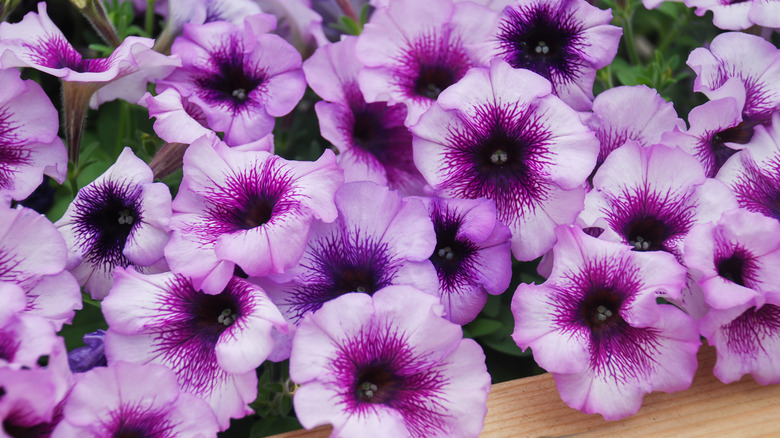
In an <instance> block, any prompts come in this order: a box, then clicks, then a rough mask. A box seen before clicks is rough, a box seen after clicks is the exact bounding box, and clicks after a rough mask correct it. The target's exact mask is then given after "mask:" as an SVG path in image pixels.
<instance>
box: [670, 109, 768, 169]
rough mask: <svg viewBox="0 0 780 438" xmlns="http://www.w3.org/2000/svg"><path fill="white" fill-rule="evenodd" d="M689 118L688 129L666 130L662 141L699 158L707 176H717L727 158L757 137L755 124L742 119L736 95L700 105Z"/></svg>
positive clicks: (692, 111)
mask: <svg viewBox="0 0 780 438" xmlns="http://www.w3.org/2000/svg"><path fill="white" fill-rule="evenodd" d="M688 121H689V122H690V124H691V127H690V128H689V129H688V130H687V131H684V132H683V131H682V130H681V129H680V128H675V129H674V131H670V132H665V133H664V134H663V136H662V141H663V143H664V144H668V145H672V146H679V147H680V148H681V149H682V150H684V151H685V152H687V153H689V154H691V155H693V156H695V157H696V158H698V159H699V162H701V164H702V166H704V171H705V174H706V175H707V178H713V177H715V175H717V174H718V171H719V170H720V168H721V167H723V164H724V163H725V162H726V160H728V159H729V158H730V157H731V156H732V155H734V154H736V153H737V152H738V151H739V150H741V149H743V148H744V147H745V146H744V145H745V143H748V142H749V141H750V139H751V138H753V128H754V126H753V124H751V123H749V122H747V123H746V122H743V121H742V106H741V105H740V104H739V103H738V102H737V100H736V99H734V98H732V97H724V98H723V99H718V100H711V101H709V102H707V103H705V104H703V105H700V106H697V107H696V108H694V109H692V110H691V112H690V113H689V114H688Z"/></svg>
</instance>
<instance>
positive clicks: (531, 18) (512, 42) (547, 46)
mask: <svg viewBox="0 0 780 438" xmlns="http://www.w3.org/2000/svg"><path fill="white" fill-rule="evenodd" d="M580 33H581V24H580V22H579V20H577V19H576V18H575V17H574V15H573V14H572V13H569V12H567V11H564V10H560V9H557V7H556V6H554V5H552V4H545V3H544V2H537V3H534V4H532V5H527V6H515V7H507V8H506V9H505V10H504V18H503V20H502V21H501V24H500V25H499V34H498V43H499V46H500V48H501V49H502V50H503V55H504V59H505V60H506V61H507V62H508V63H509V64H510V65H511V66H512V67H514V68H525V69H528V70H531V71H533V72H535V73H537V74H539V75H541V76H543V77H545V78H547V79H548V80H549V81H551V82H556V83H561V82H568V81H571V80H573V79H574V78H575V77H577V76H578V75H579V73H580V69H581V68H582V66H583V61H582V59H581V57H580V49H579V44H580V39H581V37H580Z"/></svg>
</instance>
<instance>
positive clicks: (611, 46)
mask: <svg viewBox="0 0 780 438" xmlns="http://www.w3.org/2000/svg"><path fill="white" fill-rule="evenodd" d="M504 3H507V2H504ZM610 21H612V12H611V11H602V10H601V9H599V8H596V7H595V6H591V5H590V4H589V3H588V2H586V1H585V0H553V1H551V0H518V1H515V2H512V3H510V4H509V5H508V6H507V7H506V8H505V9H504V10H503V13H502V15H501V22H500V24H499V30H498V34H497V45H498V51H499V52H500V56H501V57H502V58H503V59H504V60H505V61H507V62H508V63H509V64H511V65H512V67H514V68H525V69H528V70H531V71H533V72H535V73H537V74H539V75H541V76H543V77H544V78H545V79H547V80H549V81H550V82H552V84H553V92H554V93H555V94H556V95H558V97H560V98H561V99H562V100H563V101H564V102H566V103H567V104H569V105H571V106H572V108H574V109H576V110H579V111H584V110H587V109H589V108H590V104H591V100H593V82H594V80H595V78H596V70H598V69H600V68H602V67H604V66H607V65H609V63H610V62H612V59H613V58H614V57H615V54H616V53H617V46H618V42H619V41H620V36H621V35H622V29H621V28H619V27H616V26H612V25H610V24H609V22H610Z"/></svg>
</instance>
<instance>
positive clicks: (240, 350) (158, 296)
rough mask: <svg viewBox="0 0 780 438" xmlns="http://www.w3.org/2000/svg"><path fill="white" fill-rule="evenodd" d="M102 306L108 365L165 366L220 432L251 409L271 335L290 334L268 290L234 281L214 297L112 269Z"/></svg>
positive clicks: (171, 279) (170, 278)
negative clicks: (204, 406)
mask: <svg viewBox="0 0 780 438" xmlns="http://www.w3.org/2000/svg"><path fill="white" fill-rule="evenodd" d="M102 309H103V314H104V315H105V317H106V322H108V325H109V330H108V332H107V333H106V338H105V351H106V357H107V358H108V364H109V366H112V364H116V362H117V361H128V362H137V363H150V362H151V363H157V364H161V365H165V366H167V367H170V368H171V369H173V371H174V372H175V373H176V377H177V379H178V381H179V384H180V385H181V386H182V389H183V390H184V391H186V392H189V393H191V394H194V395H197V396H199V397H201V398H203V399H205V400H206V401H207V402H208V403H209V405H211V407H212V408H213V409H214V412H215V413H216V414H217V418H218V421H219V425H220V429H227V427H228V425H229V424H230V418H241V417H243V416H244V415H247V414H249V413H251V412H252V410H251V409H249V406H248V404H249V403H250V402H252V401H253V400H254V399H255V397H256V396H257V375H256V374H255V369H256V368H257V367H258V366H260V364H261V363H262V362H263V361H264V360H265V359H266V357H267V356H268V354H269V353H270V351H271V348H272V346H273V341H272V338H271V331H272V330H281V331H283V332H286V331H287V325H286V322H285V321H284V318H283V317H282V315H281V313H279V310H278V309H277V308H276V307H275V306H274V305H273V303H271V301H270V300H269V299H268V297H267V296H266V294H265V292H264V291H263V290H262V289H260V287H258V286H256V285H254V284H251V283H249V282H247V281H245V280H242V279H240V278H238V277H232V278H231V279H230V281H229V282H228V284H227V285H226V287H225V289H224V290H222V291H220V292H219V293H217V294H206V293H204V292H203V291H200V290H198V289H196V288H195V287H194V286H193V284H192V282H191V281H190V280H189V279H187V278H185V277H183V276H181V275H177V274H173V273H170V272H167V273H162V274H154V275H143V274H140V273H138V272H137V271H135V270H134V269H128V270H124V269H117V272H116V279H115V282H114V287H113V288H112V289H111V292H110V293H109V295H108V297H106V299H105V300H104V301H103V305H102Z"/></svg>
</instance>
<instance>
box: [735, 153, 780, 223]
mask: <svg viewBox="0 0 780 438" xmlns="http://www.w3.org/2000/svg"><path fill="white" fill-rule="evenodd" d="M749 152H750V151H749V150H744V151H743V152H742V153H741V155H742V165H743V166H744V169H743V171H742V173H741V174H740V175H739V177H738V178H737V180H736V181H735V182H734V183H732V185H731V189H732V190H733V191H734V193H735V194H736V195H737V201H738V202H739V206H740V207H743V208H746V209H748V210H750V211H754V212H757V213H761V214H763V215H764V216H768V217H773V218H775V219H778V220H780V155H777V154H776V155H774V156H773V157H772V158H771V159H770V160H767V161H766V162H762V163H761V164H758V163H756V162H755V161H754V160H753V159H752V156H751V155H750V153H749Z"/></svg>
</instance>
